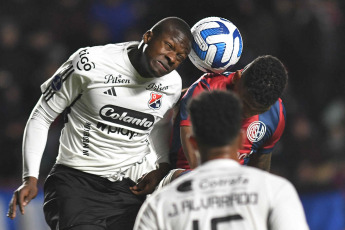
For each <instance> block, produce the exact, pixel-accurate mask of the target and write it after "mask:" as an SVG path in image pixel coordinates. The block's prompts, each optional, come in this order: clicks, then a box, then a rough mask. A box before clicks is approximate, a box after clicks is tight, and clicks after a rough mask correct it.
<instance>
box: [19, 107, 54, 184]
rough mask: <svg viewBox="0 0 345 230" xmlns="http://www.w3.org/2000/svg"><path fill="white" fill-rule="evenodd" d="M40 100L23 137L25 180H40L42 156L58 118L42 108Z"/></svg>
mask: <svg viewBox="0 0 345 230" xmlns="http://www.w3.org/2000/svg"><path fill="white" fill-rule="evenodd" d="M41 103H42V101H41V100H40V101H39V102H38V103H37V105H36V107H35V108H34V110H33V112H32V114H31V115H30V118H29V120H28V123H27V124H26V127H25V130H24V137H23V178H26V177H35V178H38V174H39V167H40V163H41V159H42V155H43V152H44V149H45V146H46V142H47V138H48V131H49V127H50V124H51V123H52V122H53V121H54V120H55V118H56V117H57V116H58V114H57V113H55V112H53V111H50V112H49V113H47V111H45V110H44V109H43V108H42V104H41Z"/></svg>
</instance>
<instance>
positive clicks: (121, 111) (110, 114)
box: [99, 105, 155, 130]
mask: <svg viewBox="0 0 345 230" xmlns="http://www.w3.org/2000/svg"><path fill="white" fill-rule="evenodd" d="M99 115H100V117H101V118H102V119H103V120H105V121H109V122H112V123H115V124H119V125H123V126H127V127H130V128H135V129H139V130H148V129H149V128H151V127H152V125H153V124H154V122H155V118H154V116H152V115H151V114H147V113H141V112H138V111H135V110H131V109H126V108H123V107H118V106H115V105H105V106H103V107H102V108H101V110H100V111H99Z"/></svg>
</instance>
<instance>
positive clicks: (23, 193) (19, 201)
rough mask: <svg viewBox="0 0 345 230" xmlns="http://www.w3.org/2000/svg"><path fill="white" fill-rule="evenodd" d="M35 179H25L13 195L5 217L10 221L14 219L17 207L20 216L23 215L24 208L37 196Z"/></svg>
mask: <svg viewBox="0 0 345 230" xmlns="http://www.w3.org/2000/svg"><path fill="white" fill-rule="evenodd" d="M37 193H38V188H37V178H35V177H26V178H24V182H23V184H22V185H21V186H20V187H19V188H18V189H17V190H16V191H14V193H13V196H12V199H11V201H10V204H9V208H8V212H7V216H8V217H9V218H11V219H14V218H15V217H16V210H17V205H18V206H19V210H20V212H21V214H22V215H24V213H25V210H24V207H25V206H26V205H28V204H29V202H30V201H31V200H32V199H34V198H35V197H36V196H37Z"/></svg>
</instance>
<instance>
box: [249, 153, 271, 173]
mask: <svg viewBox="0 0 345 230" xmlns="http://www.w3.org/2000/svg"><path fill="white" fill-rule="evenodd" d="M271 157H272V152H270V153H267V154H253V155H251V156H250V161H249V163H248V165H249V166H253V167H256V168H259V169H262V170H265V171H268V172H269V171H270V168H271Z"/></svg>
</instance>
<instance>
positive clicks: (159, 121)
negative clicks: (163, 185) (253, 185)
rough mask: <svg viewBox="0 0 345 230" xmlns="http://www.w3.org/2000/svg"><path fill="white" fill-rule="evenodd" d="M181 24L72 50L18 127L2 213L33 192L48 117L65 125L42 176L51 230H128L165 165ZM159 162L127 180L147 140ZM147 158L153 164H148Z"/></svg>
mask: <svg viewBox="0 0 345 230" xmlns="http://www.w3.org/2000/svg"><path fill="white" fill-rule="evenodd" d="M191 42H192V34H191V32H190V27H189V25H188V24H187V23H186V22H185V21H183V20H182V19H180V18H177V17H169V18H165V19H163V20H161V21H159V22H158V23H157V24H156V25H154V26H153V27H152V28H151V29H150V30H148V31H147V32H146V33H145V34H144V35H143V38H142V41H141V42H136V41H133V42H124V43H119V44H108V45H105V46H96V47H85V48H81V49H79V50H78V51H77V52H75V53H74V54H72V55H71V57H70V58H69V59H68V60H67V61H66V62H65V63H64V64H62V66H61V68H59V69H58V70H57V71H56V73H55V74H54V76H52V77H51V78H50V79H48V80H47V81H46V82H45V83H43V84H42V85H41V91H42V96H41V98H40V100H39V101H38V103H37V105H36V107H35V108H34V110H33V112H32V114H31V116H30V118H29V120H28V123H27V126H26V129H25V133H24V141H23V161H24V164H23V166H24V168H23V184H22V185H21V186H20V187H19V188H18V189H17V190H16V191H15V192H14V193H13V197H12V200H11V202H10V205H9V210H8V214H7V215H8V217H10V218H11V219H13V218H15V217H16V206H17V205H18V206H19V209H20V211H21V213H22V214H24V208H25V206H26V205H28V203H29V202H30V201H31V199H33V198H34V197H35V196H36V195H37V178H38V174H39V167H40V161H41V158H42V154H43V151H44V148H45V144H46V140H47V135H48V130H49V126H50V124H51V123H52V122H53V121H54V119H55V118H56V117H57V116H58V115H59V114H60V113H62V112H63V111H66V112H67V115H66V117H67V122H66V123H65V126H64V129H63V131H62V133H61V137H60V148H59V154H58V157H57V161H56V164H55V165H54V167H53V169H52V170H51V172H50V174H49V176H48V178H47V179H46V181H45V187H44V192H45V196H44V198H45V202H44V213H45V219H46V221H47V223H48V225H49V226H50V227H51V229H67V228H68V229H70V230H72V229H93V230H96V229H103V230H104V229H115V228H116V229H132V228H133V224H134V219H135V216H136V214H137V211H138V210H139V207H140V205H141V204H142V202H143V198H144V196H145V195H146V194H148V193H151V192H152V191H153V190H154V188H155V187H156V185H157V184H158V182H159V181H160V180H161V179H162V178H163V177H164V175H165V174H166V173H167V172H168V170H169V165H168V162H169V161H168V152H169V151H168V150H169V135H170V133H171V131H170V118H171V116H170V110H171V109H172V108H173V106H174V105H175V104H176V102H177V101H178V99H179V97H180V93H181V88H182V82H181V77H180V76H179V74H178V73H177V72H176V71H175V70H176V68H177V67H178V66H179V65H180V64H181V63H182V62H183V61H184V60H185V59H186V58H187V56H188V54H189V52H190V50H191ZM151 144H152V145H154V148H155V149H156V151H157V155H158V160H157V164H159V168H157V169H155V170H153V171H151V172H148V173H147V174H146V176H145V177H144V178H143V179H142V180H141V181H140V182H139V183H137V184H136V183H135V182H137V181H136V180H134V181H133V179H132V178H129V176H128V172H129V171H136V168H137V167H138V164H140V163H142V162H143V161H144V160H145V157H146V155H147V154H148V153H149V152H150V149H151V148H150V145H151ZM153 163H154V162H153Z"/></svg>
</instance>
